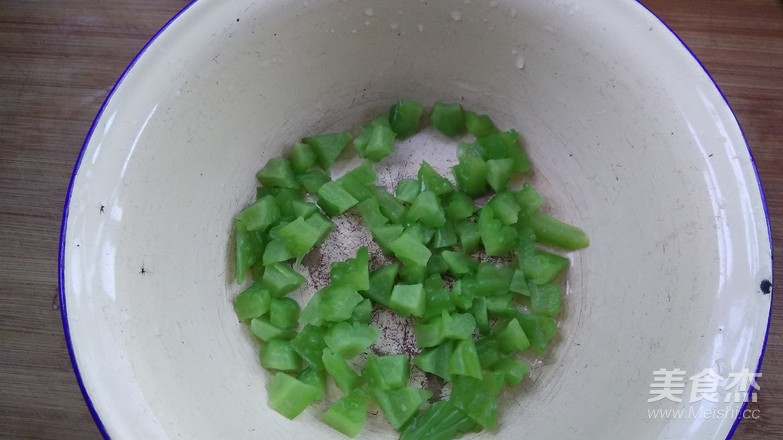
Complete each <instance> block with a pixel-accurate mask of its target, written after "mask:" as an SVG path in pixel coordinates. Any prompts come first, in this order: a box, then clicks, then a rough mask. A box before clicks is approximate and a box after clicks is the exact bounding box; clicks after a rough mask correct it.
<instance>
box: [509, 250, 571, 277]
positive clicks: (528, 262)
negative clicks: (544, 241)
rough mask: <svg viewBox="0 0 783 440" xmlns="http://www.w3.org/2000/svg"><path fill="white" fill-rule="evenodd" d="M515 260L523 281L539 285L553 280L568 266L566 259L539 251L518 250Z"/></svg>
mask: <svg viewBox="0 0 783 440" xmlns="http://www.w3.org/2000/svg"><path fill="white" fill-rule="evenodd" d="M517 259H518V261H517V263H518V264H519V268H520V269H522V272H523V273H524V275H525V279H527V280H528V281H530V282H531V283H533V284H539V285H541V284H546V283H548V282H550V281H552V280H554V279H555V278H557V275H558V274H560V272H562V271H563V270H565V269H566V268H567V267H568V265H569V262H568V259H567V258H564V257H561V256H560V255H555V254H552V253H549V252H546V251H542V250H540V249H531V250H524V249H523V250H520V251H519V252H518V253H517Z"/></svg>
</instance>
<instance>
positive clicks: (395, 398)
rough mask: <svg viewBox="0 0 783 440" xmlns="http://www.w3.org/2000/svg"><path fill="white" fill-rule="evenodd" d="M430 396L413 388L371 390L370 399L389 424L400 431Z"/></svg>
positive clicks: (430, 393)
mask: <svg viewBox="0 0 783 440" xmlns="http://www.w3.org/2000/svg"><path fill="white" fill-rule="evenodd" d="M431 396H432V392H430V391H427V390H423V389H421V388H415V387H404V388H398V389H394V390H380V389H377V388H376V389H373V390H372V398H373V399H374V400H375V403H377V404H378V407H379V408H380V409H381V411H383V414H384V415H385V416H386V418H387V419H389V423H391V425H392V426H393V427H394V429H396V430H398V431H399V430H400V429H401V428H402V427H403V426H404V425H405V423H406V422H407V421H408V420H410V419H411V418H412V417H413V416H414V415H415V414H416V413H417V412H418V411H419V407H420V406H421V405H422V404H423V403H424V402H426V401H427V399H429V398H430V397H431Z"/></svg>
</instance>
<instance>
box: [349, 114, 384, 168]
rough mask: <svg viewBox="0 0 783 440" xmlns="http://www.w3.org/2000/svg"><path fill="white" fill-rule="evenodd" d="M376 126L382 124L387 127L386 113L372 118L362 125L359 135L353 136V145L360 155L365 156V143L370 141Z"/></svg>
mask: <svg viewBox="0 0 783 440" xmlns="http://www.w3.org/2000/svg"><path fill="white" fill-rule="evenodd" d="M378 126H384V127H386V128H389V116H388V114H387V115H382V116H378V117H377V118H375V119H373V120H372V121H370V122H368V123H366V124H364V125H363V126H362V128H361V130H360V133H359V135H358V136H356V138H354V140H353V146H354V147H355V148H356V151H357V152H358V153H359V156H361V157H365V156H366V154H367V144H368V143H369V142H370V138H372V135H373V132H374V131H375V128H376V127H378ZM367 159H369V158H367Z"/></svg>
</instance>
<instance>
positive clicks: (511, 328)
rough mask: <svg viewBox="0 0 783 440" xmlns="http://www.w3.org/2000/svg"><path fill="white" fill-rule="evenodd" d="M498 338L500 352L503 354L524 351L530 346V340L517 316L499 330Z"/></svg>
mask: <svg viewBox="0 0 783 440" xmlns="http://www.w3.org/2000/svg"><path fill="white" fill-rule="evenodd" d="M497 340H498V346H499V348H500V352H501V353H503V354H509V353H513V352H515V351H524V350H525V349H527V348H528V347H530V340H528V338H527V335H526V334H525V332H524V330H522V326H521V325H519V321H517V319H516V318H515V319H512V320H511V321H509V322H508V324H506V325H505V326H504V327H503V328H502V329H500V330H498V331H497Z"/></svg>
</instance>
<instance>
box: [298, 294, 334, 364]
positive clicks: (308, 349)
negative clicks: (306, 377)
mask: <svg viewBox="0 0 783 440" xmlns="http://www.w3.org/2000/svg"><path fill="white" fill-rule="evenodd" d="M308 306H309V304H308ZM324 336H326V331H325V330H324V329H323V328H321V327H317V326H315V325H310V324H308V325H305V326H304V328H303V329H302V331H300V332H299V334H297V335H296V336H295V337H294V338H293V339H292V340H291V346H292V347H293V348H294V351H296V354H298V355H299V357H301V358H302V360H304V361H305V363H306V364H307V365H308V366H309V367H310V368H312V369H315V370H323V369H324V363H323V359H322V356H323V352H324V348H326V342H325V341H324Z"/></svg>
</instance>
